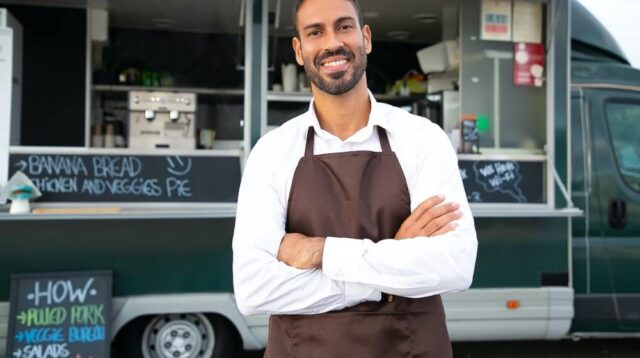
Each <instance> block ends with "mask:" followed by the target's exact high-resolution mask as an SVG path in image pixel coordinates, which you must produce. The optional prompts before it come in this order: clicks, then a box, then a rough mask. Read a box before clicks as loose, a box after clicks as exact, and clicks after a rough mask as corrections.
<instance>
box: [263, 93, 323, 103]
mask: <svg viewBox="0 0 640 358" xmlns="http://www.w3.org/2000/svg"><path fill="white" fill-rule="evenodd" d="M312 97H313V96H312V95H311V93H305V92H272V91H270V92H268V93H267V101H271V102H309V101H311V98H312Z"/></svg>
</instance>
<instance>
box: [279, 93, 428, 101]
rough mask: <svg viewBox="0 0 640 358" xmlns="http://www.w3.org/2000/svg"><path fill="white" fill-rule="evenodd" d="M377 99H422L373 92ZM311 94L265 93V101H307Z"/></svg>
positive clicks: (419, 98) (419, 97) (415, 96)
mask: <svg viewBox="0 0 640 358" xmlns="http://www.w3.org/2000/svg"><path fill="white" fill-rule="evenodd" d="M373 96H374V97H375V98H376V100H378V101H383V102H384V101H394V102H397V101H411V102H413V101H418V100H421V99H424V98H423V97H421V96H420V95H413V96H396V95H387V94H374V95H373ZM312 97H313V96H312V95H311V93H305V92H273V91H269V92H268V93H267V101H270V102H309V101H310V100H311V98H312Z"/></svg>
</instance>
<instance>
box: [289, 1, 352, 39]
mask: <svg viewBox="0 0 640 358" xmlns="http://www.w3.org/2000/svg"><path fill="white" fill-rule="evenodd" d="M345 1H349V2H351V5H353V8H354V9H356V14H357V15H358V24H359V25H360V26H364V20H363V18H362V11H361V10H360V0H345ZM304 2H305V0H296V3H295V4H294V5H293V12H292V13H293V33H294V35H295V37H297V38H300V33H299V32H298V25H297V23H298V11H300V8H301V7H302V4H304Z"/></svg>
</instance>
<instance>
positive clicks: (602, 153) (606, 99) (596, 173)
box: [576, 86, 640, 332]
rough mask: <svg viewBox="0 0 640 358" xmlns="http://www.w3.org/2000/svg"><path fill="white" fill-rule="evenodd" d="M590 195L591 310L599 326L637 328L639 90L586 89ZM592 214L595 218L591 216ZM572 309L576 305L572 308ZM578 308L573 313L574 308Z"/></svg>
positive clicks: (639, 311)
mask: <svg viewBox="0 0 640 358" xmlns="http://www.w3.org/2000/svg"><path fill="white" fill-rule="evenodd" d="M586 93H587V100H588V106H587V108H588V110H587V113H588V116H589V118H588V122H589V124H590V128H589V132H590V133H589V136H590V142H591V143H590V147H591V148H590V150H591V153H590V154H591V162H592V174H591V175H592V177H593V179H594V180H593V182H592V183H591V186H592V190H593V194H592V197H593V198H594V199H596V200H597V213H596V212H594V213H593V215H594V216H595V215H597V218H598V220H597V221H598V226H599V227H600V234H599V235H594V236H593V237H592V238H591V240H590V248H589V256H590V257H589V261H590V262H589V264H590V275H589V291H590V292H588V293H589V296H590V297H591V299H590V300H589V302H590V303H591V308H590V310H591V309H592V310H595V312H598V313H597V314H596V316H597V317H595V318H599V319H598V320H597V321H598V322H597V326H598V327H597V328H596V329H598V330H603V331H607V330H612V331H621V332H623V331H637V330H638V329H639V328H640V286H639V285H638V272H640V91H638V92H633V91H625V90H620V89H615V86H612V88H611V89H602V88H600V89H589V90H587V91H586ZM594 219H595V218H594ZM576 308H577V309H576V311H579V308H578V307H576ZM576 313H578V312H576Z"/></svg>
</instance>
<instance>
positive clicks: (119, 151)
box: [9, 141, 242, 157]
mask: <svg viewBox="0 0 640 358" xmlns="http://www.w3.org/2000/svg"><path fill="white" fill-rule="evenodd" d="M234 143H235V142H234ZM238 143H240V142H239V141H238ZM9 153H11V154H51V155H55V154H69V155H157V156H164V155H177V156H203V157H239V156H241V155H242V150H241V149H240V148H238V149H235V148H228V149H191V150H185V149H164V148H156V149H130V148H87V147H30V146H15V147H9Z"/></svg>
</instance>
